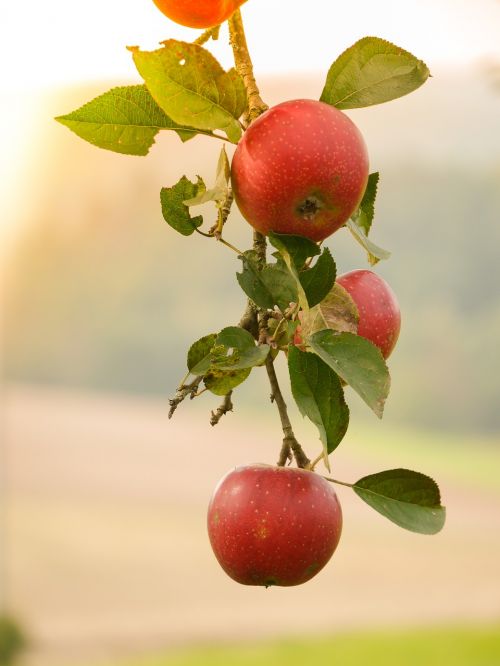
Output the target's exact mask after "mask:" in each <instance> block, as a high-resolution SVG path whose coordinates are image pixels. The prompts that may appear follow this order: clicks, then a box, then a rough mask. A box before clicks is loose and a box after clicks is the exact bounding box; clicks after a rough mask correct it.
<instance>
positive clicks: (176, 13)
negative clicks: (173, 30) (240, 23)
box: [154, 0, 245, 28]
mask: <svg viewBox="0 0 500 666" xmlns="http://www.w3.org/2000/svg"><path fill="white" fill-rule="evenodd" d="M243 2H245V0H154V3H155V5H156V6H157V7H158V9H159V10H160V11H162V12H163V13H164V14H165V16H168V18H170V19H172V21H175V22H176V23H180V24H181V25H186V26H188V27H189V28H211V27H212V26H214V25H218V24H219V23H222V22H223V21H226V20H227V19H228V18H229V17H230V16H231V14H232V13H233V12H234V11H235V10H236V9H238V7H239V6H240V5H242V4H243Z"/></svg>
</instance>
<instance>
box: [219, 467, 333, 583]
mask: <svg viewBox="0 0 500 666" xmlns="http://www.w3.org/2000/svg"><path fill="white" fill-rule="evenodd" d="M341 530H342V511H341V508H340V504H339V501H338V499H337V496H336V494H335V491H334V490H333V488H332V486H331V484H330V483H328V481H326V480H325V479H324V478H323V477H321V476H319V475H318V474H316V473H315V472H309V471H307V470H303V469H295V468H290V467H273V466H271V465H259V464H257V465H248V466H245V467H237V468H236V469H234V470H233V471H231V472H229V473H228V474H226V476H225V477H224V478H223V479H221V481H220V482H219V484H218V485H217V487H216V489H215V491H214V494H213V496H212V499H211V500H210V505H209V507H208V534H209V537H210V543H211V544H212V548H213V551H214V553H215V556H216V558H217V559H218V561H219V564H220V565H221V567H222V568H223V569H224V571H225V572H226V573H227V574H228V575H229V576H230V577H231V578H233V579H234V580H235V581H237V582H238V583H242V584H243V585H264V586H266V587H268V586H270V585H282V586H290V585H300V584H301V583H305V582H306V581H308V580H309V579H310V578H312V577H313V576H315V575H316V574H317V573H318V572H319V571H320V570H321V569H322V568H323V567H324V566H325V564H326V563H327V562H328V560H329V559H330V557H331V556H332V555H333V552H334V551H335V548H336V547H337V544H338V542H339V539H340V533H341Z"/></svg>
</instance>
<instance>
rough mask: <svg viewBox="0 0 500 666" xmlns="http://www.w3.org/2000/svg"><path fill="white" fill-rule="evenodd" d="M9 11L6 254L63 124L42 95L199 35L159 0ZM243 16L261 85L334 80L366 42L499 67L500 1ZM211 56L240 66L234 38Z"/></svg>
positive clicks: (120, 72)
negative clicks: (268, 79) (313, 75)
mask: <svg viewBox="0 0 500 666" xmlns="http://www.w3.org/2000/svg"><path fill="white" fill-rule="evenodd" d="M0 3H1V5H0V6H1V19H0V55H1V56H2V63H3V68H2V90H1V91H0V142H1V145H2V151H1V153H0V234H1V235H2V243H0V254H1V249H2V244H4V242H5V235H4V234H3V233H2V232H3V231H5V230H8V229H16V228H17V226H18V225H17V222H16V218H17V217H19V215H20V212H19V210H20V208H21V207H22V202H25V201H29V200H30V197H29V194H28V192H29V183H30V178H31V177H33V176H31V175H30V174H29V167H30V165H32V164H35V163H39V162H40V160H38V162H37V159H36V158H37V155H38V151H39V150H41V143H40V136H41V137H42V138H44V137H45V136H47V134H48V133H50V128H49V127H48V125H47V123H50V124H51V127H52V125H54V123H53V120H52V119H51V117H50V114H48V112H47V109H44V110H43V111H42V110H41V109H40V108H39V104H40V98H39V93H40V92H41V91H46V90H47V89H48V88H51V87H52V86H68V85H71V86H74V85H78V84H80V83H83V82H97V81H98V80H106V84H107V85H109V84H112V83H113V82H116V83H123V82H126V81H134V80H136V81H139V76H138V74H137V73H136V71H135V69H134V66H133V64H132V58H131V54H130V53H129V52H128V51H127V50H126V49H125V46H126V45H140V46H141V47H143V48H156V46H157V45H158V43H159V42H160V41H161V40H164V39H167V38H170V37H172V38H177V39H184V40H187V41H191V40H193V39H194V38H195V37H196V36H197V35H198V34H199V33H198V32H197V31H194V30H190V29H188V28H183V27H182V26H178V25H176V24H174V23H172V22H171V21H169V20H168V19H167V18H165V17H164V16H163V15H162V14H161V13H160V12H159V11H158V9H157V8H156V7H155V5H154V4H153V2H152V0H127V1H124V0H85V2H68V1H67V0H45V1H44V2H39V1H38V0H28V1H27V2H12V1H11V2H9V3H7V2H2V0H0ZM304 8H306V9H304ZM243 14H244V18H245V23H246V28H247V36H248V41H249V45H250V49H251V51H252V55H253V59H254V64H255V69H256V74H257V78H258V77H259V76H260V75H265V74H269V73H273V74H280V73H281V74H283V75H285V74H291V73H293V72H294V71H296V72H299V71H302V72H304V71H318V72H324V73H326V72H327V70H328V67H329V66H330V64H331V63H332V62H333V60H334V59H335V58H336V57H337V56H338V55H339V53H341V52H342V51H343V50H344V49H345V48H347V47H348V46H350V45H351V44H352V43H353V42H354V41H356V40H357V39H359V38H361V37H364V36H367V35H376V36H379V37H383V38H385V39H388V40H390V41H392V42H394V43H396V44H398V45H399V46H402V47H403V48H405V49H407V50H409V51H411V52H412V53H414V54H415V55H416V56H418V57H419V58H421V59H423V60H425V61H426V62H427V64H428V65H429V67H430V69H431V71H433V72H436V71H437V69H439V68H441V67H442V66H455V67H456V66H462V65H474V64H477V63H481V62H482V61H483V62H484V61H485V60H486V61H491V60H495V61H498V62H500V1H499V0H378V2H374V1H373V0H350V1H349V2H343V3H340V2H335V1H334V0H306V1H305V2H304V0H301V1H300V2H299V1H298V0H288V1H287V2H282V1H281V0H248V2H247V4H246V5H245V6H244V8H243ZM210 48H211V49H212V50H213V52H214V54H215V55H216V56H217V57H218V58H219V59H220V60H221V61H222V63H223V64H224V65H225V66H226V67H229V66H230V65H231V64H232V58H231V53H230V51H229V47H228V46H227V33H226V32H224V33H223V34H222V35H221V40H220V41H219V42H218V43H217V44H213V43H212V44H211V45H210ZM45 116H47V118H45ZM40 118H41V119H40ZM44 119H45V125H44V126H43V127H40V123H41V122H42V121H43V120H44ZM35 122H36V123H37V125H36V127H37V129H36V132H35ZM42 124H43V123H42Z"/></svg>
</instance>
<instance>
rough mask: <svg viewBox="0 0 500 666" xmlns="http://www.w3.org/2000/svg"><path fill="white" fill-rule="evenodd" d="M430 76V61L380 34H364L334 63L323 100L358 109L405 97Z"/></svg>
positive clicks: (333, 104)
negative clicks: (423, 59) (368, 35)
mask: <svg viewBox="0 0 500 666" xmlns="http://www.w3.org/2000/svg"><path fill="white" fill-rule="evenodd" d="M429 76H430V72H429V69H428V67H427V65H426V64H425V63H424V62H422V61H421V60H418V59H417V58H415V56H413V55H412V54H411V53H408V51H405V50H403V49H402V48H400V47H399V46H395V45H394V44H391V43H390V42H387V41H385V39H380V38H379V37H364V38H363V39H360V40H359V41H358V42H356V43H355V44H353V46H351V47H350V48H348V49H347V50H346V51H344V53H342V54H341V55H340V56H339V58H337V60H336V61H335V62H334V63H333V65H332V66H331V67H330V71H329V72H328V76H327V79H326V83H325V87H324V89H323V92H322V94H321V101H322V102H326V103H327V104H331V105H332V106H336V107H337V109H357V108H361V107H365V106H372V105H373V104H382V103H383V102H389V101H390V100H392V99H397V98H398V97H403V96H404V95H407V94H408V93H411V92H413V91H414V90H416V89H417V88H420V86H421V85H422V84H424V83H425V82H426V81H427V79H428V78H429Z"/></svg>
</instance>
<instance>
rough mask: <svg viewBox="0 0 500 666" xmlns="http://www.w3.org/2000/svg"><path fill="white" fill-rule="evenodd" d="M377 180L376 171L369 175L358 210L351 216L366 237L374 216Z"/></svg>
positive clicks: (378, 177) (377, 174) (378, 175)
mask: <svg viewBox="0 0 500 666" xmlns="http://www.w3.org/2000/svg"><path fill="white" fill-rule="evenodd" d="M379 179H380V174H379V173H378V171H377V172H375V173H371V174H370V175H369V177H368V183H367V185H366V190H365V193H364V195H363V199H362V201H361V203H360V205H359V208H358V210H357V211H356V212H355V213H354V214H353V215H352V216H351V217H352V219H353V220H354V222H355V223H356V224H357V226H358V227H360V228H361V229H362V230H363V231H364V232H365V235H366V236H368V234H369V233H370V229H371V226H372V222H373V218H374V216H375V199H376V198H377V189H378V181H379Z"/></svg>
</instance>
